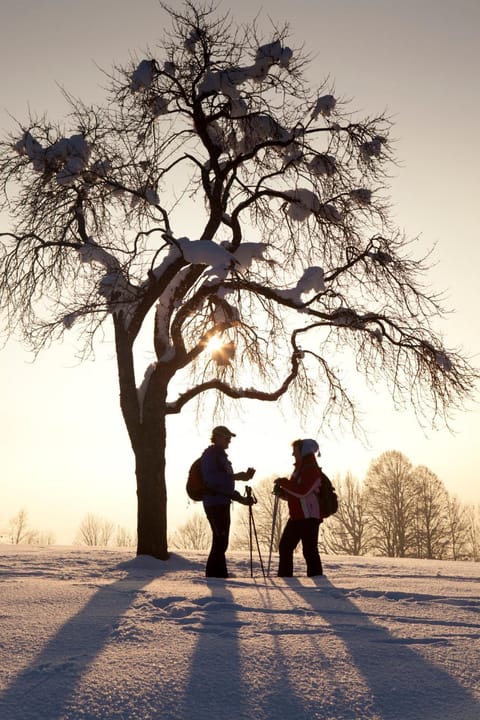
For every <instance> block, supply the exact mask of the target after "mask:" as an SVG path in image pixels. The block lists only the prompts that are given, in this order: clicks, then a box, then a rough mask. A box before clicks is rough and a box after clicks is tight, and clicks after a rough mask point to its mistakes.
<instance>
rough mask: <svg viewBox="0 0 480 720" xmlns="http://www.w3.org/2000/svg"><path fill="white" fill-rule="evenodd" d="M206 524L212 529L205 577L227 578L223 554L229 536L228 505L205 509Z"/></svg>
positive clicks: (212, 506)
mask: <svg viewBox="0 0 480 720" xmlns="http://www.w3.org/2000/svg"><path fill="white" fill-rule="evenodd" d="M205 513H206V515H207V519H208V522H209V523H210V527H211V529H212V547H211V549H210V554H209V556H208V559H207V566H206V568H205V575H206V577H217V578H226V577H228V571H227V562H226V559H225V553H226V551H227V548H228V538H229V534H230V503H229V504H228V505H211V506H210V507H206V508H205Z"/></svg>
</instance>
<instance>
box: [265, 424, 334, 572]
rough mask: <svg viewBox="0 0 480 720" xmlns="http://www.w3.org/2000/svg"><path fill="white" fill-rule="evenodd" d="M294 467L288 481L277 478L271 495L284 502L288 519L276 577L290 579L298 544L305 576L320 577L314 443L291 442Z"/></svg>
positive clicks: (318, 471) (317, 470) (319, 479)
mask: <svg viewBox="0 0 480 720" xmlns="http://www.w3.org/2000/svg"><path fill="white" fill-rule="evenodd" d="M292 448H293V456H294V458H295V467H294V471H293V474H292V475H291V477H290V478H289V479H288V478H277V480H276V481H275V488H274V492H275V493H276V494H278V495H279V497H280V498H281V499H283V500H286V501H287V502H288V511H289V519H288V520H287V523H286V525H285V528H284V530H283V533H282V537H281V538H280V544H279V555H280V557H279V565H278V577H292V575H293V553H294V550H295V548H296V547H297V545H298V543H299V542H300V541H301V542H302V550H303V557H304V558H305V562H306V564H307V575H308V576H309V577H313V576H315V575H323V568H322V561H321V559H320V554H319V552H318V531H319V528H320V522H321V511H320V503H319V498H318V490H319V489H320V485H321V482H322V472H321V469H320V467H319V466H318V464H317V460H316V458H315V454H316V453H318V454H320V452H319V448H318V443H317V442H316V441H315V440H311V439H309V438H308V439H305V440H295V442H293V443H292Z"/></svg>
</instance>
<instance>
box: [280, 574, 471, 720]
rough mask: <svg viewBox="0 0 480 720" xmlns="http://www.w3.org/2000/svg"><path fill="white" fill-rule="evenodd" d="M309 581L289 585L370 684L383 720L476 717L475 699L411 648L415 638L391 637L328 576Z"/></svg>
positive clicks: (459, 719)
mask: <svg viewBox="0 0 480 720" xmlns="http://www.w3.org/2000/svg"><path fill="white" fill-rule="evenodd" d="M309 582H313V585H310V586H306V585H302V584H301V583H299V582H298V581H295V580H293V581H292V582H289V583H288V584H289V587H290V589H291V590H292V591H294V592H295V593H297V594H298V595H299V596H300V597H301V599H302V601H303V602H306V603H307V604H309V605H310V606H311V607H312V608H313V609H314V610H315V611H316V612H318V613H319V614H320V615H321V616H322V617H323V619H324V620H325V622H326V623H327V624H328V626H329V628H330V630H331V631H333V634H334V636H335V637H336V638H338V639H340V640H341V641H342V642H343V644H344V647H345V649H346V651H347V652H348V654H349V655H350V657H351V660H352V661H353V664H354V665H355V667H356V669H357V671H358V672H359V673H360V675H361V676H362V677H363V680H364V681H365V683H366V684H367V686H368V689H369V692H370V694H371V697H372V703H373V710H374V711H375V713H376V716H377V715H378V716H380V717H381V718H382V719H383V720H447V719H448V720H457V719H458V720H478V718H479V717H480V704H479V703H478V702H477V700H476V699H475V698H474V697H473V696H472V695H471V693H470V692H469V691H468V690H467V689H465V688H464V687H462V686H461V685H460V684H459V683H458V682H457V680H455V678H453V677H452V676H451V675H449V674H448V673H447V672H446V671H445V670H443V669H442V668H441V667H438V666H436V665H434V664H433V663H432V662H430V661H429V660H427V659H426V658H425V657H423V656H422V655H421V654H420V653H419V652H416V651H415V650H413V649H412V648H411V647H409V645H411V644H413V642H414V640H412V639H411V638H410V639H409V638H403V639H402V638H400V637H395V636H393V635H392V634H391V633H390V632H389V630H388V629H386V628H385V627H383V626H382V625H381V624H379V622H375V620H373V619H372V618H371V617H370V616H369V615H368V614H366V613H365V612H362V610H360V609H359V608H358V607H357V605H356V604H355V603H354V602H352V601H351V600H350V599H349V598H348V597H347V595H346V593H347V592H349V591H346V590H342V589H341V588H337V587H335V586H334V585H333V584H332V583H331V582H330V581H329V580H328V579H327V578H326V577H324V576H323V577H321V578H311V579H310V581H309ZM394 613H395V610H393V612H392V615H393V614H394ZM424 641H425V640H424V639H422V640H419V641H418V642H424ZM334 672H335V670H334V669H333V678H334ZM333 681H334V680H333ZM349 717H350V716H349ZM352 717H353V716H352Z"/></svg>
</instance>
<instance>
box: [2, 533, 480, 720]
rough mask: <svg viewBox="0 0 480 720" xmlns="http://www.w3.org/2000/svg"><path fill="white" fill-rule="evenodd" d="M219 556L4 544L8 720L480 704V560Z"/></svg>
mask: <svg viewBox="0 0 480 720" xmlns="http://www.w3.org/2000/svg"><path fill="white" fill-rule="evenodd" d="M204 560H205V555H204V554H202V553H194V552H188V553H185V554H184V555H179V554H176V555H173V556H172V558H171V559H170V560H169V561H168V562H167V563H162V562H160V561H157V560H153V559H152V558H148V557H139V558H135V557H134V556H133V553H132V552H127V551H115V550H99V549H93V550H88V549H79V548H73V547H48V548H34V547H27V546H16V547H13V546H6V545H4V546H0V718H1V720H60V719H62V720H103V719H108V720H110V719H112V720H113V719H114V718H115V719H116V720H153V719H157V718H158V719H159V720H160V719H161V720H167V719H175V720H183V719H185V720H187V719H190V718H192V719H193V720H204V719H208V720H223V718H225V720H227V719H228V720H236V719H237V718H249V719H250V718H253V719H254V720H267V719H270V718H271V719H272V720H273V719H275V720H286V719H290V718H291V719H292V720H302V719H305V720H306V719H307V718H308V719H309V720H310V719H312V718H321V719H322V720H343V719H346V718H349V719H352V720H353V719H355V720H357V719H358V720H360V719H362V720H377V719H379V718H383V719H387V718H388V719H392V720H393V719H395V720H410V719H411V720H427V719H428V720H456V719H458V720H478V718H480V662H479V661H480V617H479V613H478V610H479V605H480V599H479V577H480V566H479V565H478V564H474V563H469V562H457V563H454V562H438V561H414V560H392V559H387V558H351V557H324V566H325V571H326V575H325V576H324V577H320V578H311V579H309V578H306V577H305V576H304V574H303V573H304V569H303V563H302V558H301V556H299V558H298V561H297V567H296V572H297V573H298V576H297V577H295V578H292V579H278V578H276V577H270V578H269V579H267V580H265V579H264V578H263V576H262V573H261V569H260V567H259V565H258V562H255V564H254V577H253V578H252V577H251V576H250V561H249V557H248V554H247V555H245V554H243V553H238V554H236V553H229V569H230V571H231V572H232V573H233V575H234V577H232V578H230V579H228V580H226V581H225V580H223V581H222V580H207V579H206V578H205V577H204V576H203V572H204ZM275 564H276V563H275Z"/></svg>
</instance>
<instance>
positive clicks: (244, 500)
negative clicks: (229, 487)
mask: <svg viewBox="0 0 480 720" xmlns="http://www.w3.org/2000/svg"><path fill="white" fill-rule="evenodd" d="M233 500H235V501H236V502H239V503H240V505H253V504H254V502H255V500H254V498H253V497H252V495H240V493H239V492H238V490H235V492H234V493H233Z"/></svg>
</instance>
